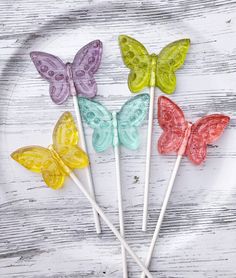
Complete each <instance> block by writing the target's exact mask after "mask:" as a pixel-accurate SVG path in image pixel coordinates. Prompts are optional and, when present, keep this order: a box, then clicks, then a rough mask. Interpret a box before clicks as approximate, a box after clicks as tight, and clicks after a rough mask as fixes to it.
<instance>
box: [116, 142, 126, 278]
mask: <svg viewBox="0 0 236 278" xmlns="http://www.w3.org/2000/svg"><path fill="white" fill-rule="evenodd" d="M114 153H115V162H116V185H117V200H118V210H119V223H120V234H121V236H122V237H123V238H125V228H124V215H123V204H122V203H123V201H122V200H123V198H122V187H121V176H120V150H119V145H118V144H117V145H116V146H114ZM121 254H122V265H123V278H128V269H127V260H126V252H125V247H124V246H123V245H121Z"/></svg>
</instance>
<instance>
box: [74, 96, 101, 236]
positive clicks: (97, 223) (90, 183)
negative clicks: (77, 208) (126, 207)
mask: <svg viewBox="0 0 236 278" xmlns="http://www.w3.org/2000/svg"><path fill="white" fill-rule="evenodd" d="M73 103H74V109H75V114H76V119H77V124H78V129H79V132H80V144H81V147H82V149H83V150H84V151H85V152H86V153H87V146H86V142H85V136H84V129H83V125H82V120H81V115H80V110H79V104H78V101H77V96H76V95H73ZM84 170H85V175H86V178H87V181H88V186H89V192H90V194H91V196H92V197H93V198H94V200H95V199H96V198H95V189H94V185H93V178H92V174H91V167H90V166H88V167H87V168H86V169H84ZM93 216H94V222H95V227H96V231H97V233H98V234H100V233H101V224H100V221H99V216H98V213H97V212H96V210H95V209H93Z"/></svg>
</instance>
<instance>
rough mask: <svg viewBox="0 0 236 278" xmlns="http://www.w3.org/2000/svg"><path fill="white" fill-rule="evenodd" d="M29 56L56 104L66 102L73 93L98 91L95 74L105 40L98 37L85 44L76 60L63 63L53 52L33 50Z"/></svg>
mask: <svg viewBox="0 0 236 278" xmlns="http://www.w3.org/2000/svg"><path fill="white" fill-rule="evenodd" d="M30 57H31V59H32V61H33V63H34V65H35V67H36V69H37V71H38V72H39V74H40V75H41V76H42V77H43V78H44V79H46V80H47V81H48V82H49V83H50V88H49V93H50V96H51V98H52V100H53V102H55V103H56V104H62V103H64V102H65V101H66V100H67V98H68V97H69V96H70V95H72V96H73V95H77V94H81V95H83V96H85V97H88V98H92V97H94V96H95V95H96V94H97V84H96V81H95V79H94V77H93V75H94V74H95V73H96V71H97V70H98V68H99V66H100V63H101V58H102V42H101V41H100V40H95V41H92V42H90V43H88V44H87V45H85V46H84V47H82V48H81V49H80V50H79V51H78V52H77V54H76V55H75V58H74V61H73V63H66V64H64V63H63V62H62V60H61V59H60V58H58V57H56V56H54V55H51V54H48V53H45V52H39V51H33V52H31V53H30Z"/></svg>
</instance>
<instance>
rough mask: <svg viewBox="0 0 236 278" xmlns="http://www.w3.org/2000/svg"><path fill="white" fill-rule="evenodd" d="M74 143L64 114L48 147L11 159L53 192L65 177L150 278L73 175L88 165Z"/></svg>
mask: <svg viewBox="0 0 236 278" xmlns="http://www.w3.org/2000/svg"><path fill="white" fill-rule="evenodd" d="M77 143H78V131H77V128H76V125H75V122H74V119H73V117H72V115H71V113H70V112H65V113H64V114H63V115H62V116H61V117H60V119H59V120H58V122H57V124H56V126H55V128H54V131H53V144H52V145H50V146H49V147H48V148H44V147H41V146H28V147H23V148H20V149H18V150H16V151H15V152H13V153H12V154H11V157H12V158H13V159H14V160H16V161H17V162H18V163H20V164H21V165H22V166H24V167H25V168H27V169H29V170H30V171H32V172H36V173H42V176H43V179H44V181H45V183H46V184H47V185H48V186H49V187H51V188H53V189H59V188H60V187H62V185H63V184H64V180H65V177H66V176H69V177H70V178H71V179H72V180H73V181H74V183H75V184H76V185H77V187H78V188H79V189H80V190H81V192H82V193H83V194H84V196H85V197H86V198H87V199H88V201H89V202H90V204H91V205H92V207H93V209H94V210H95V211H96V212H97V213H98V214H99V215H100V216H101V217H102V219H103V220H104V222H105V223H106V224H107V226H108V227H109V228H110V229H111V231H112V232H113V233H114V234H115V236H116V237H117V238H118V240H119V241H120V243H121V245H122V246H123V247H124V248H125V249H126V250H127V252H128V253H129V254H130V256H131V257H132V258H133V259H134V261H135V262H136V263H137V264H138V265H139V266H140V268H141V269H142V271H143V272H144V273H145V275H146V276H147V277H149V278H152V275H151V273H150V272H149V270H148V269H147V268H146V267H145V266H144V263H142V262H141V261H140V259H139V258H138V256H137V255H136V254H135V253H134V252H133V251H132V249H131V248H130V247H129V245H128V243H127V242H126V241H125V240H124V239H123V237H122V236H121V234H120V233H119V232H118V230H117V229H116V228H115V226H114V225H113V224H112V223H111V222H110V220H109V219H108V218H107V217H106V215H105V214H104V212H103V210H102V209H101V208H100V206H99V205H98V204H97V203H96V201H95V200H94V198H93V197H92V196H91V195H90V193H89V192H88V191H87V189H85V187H84V186H83V184H82V183H81V182H80V180H79V179H78V178H77V176H76V175H75V174H74V173H73V169H76V168H84V167H86V166H88V164H89V160H88V156H87V154H86V153H85V152H84V151H83V150H81V149H80V148H79V147H78V146H77Z"/></svg>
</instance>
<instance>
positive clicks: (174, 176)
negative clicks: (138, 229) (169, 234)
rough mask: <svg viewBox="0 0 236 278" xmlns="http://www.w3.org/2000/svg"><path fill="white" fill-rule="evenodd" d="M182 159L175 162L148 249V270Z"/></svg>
mask: <svg viewBox="0 0 236 278" xmlns="http://www.w3.org/2000/svg"><path fill="white" fill-rule="evenodd" d="M181 158H182V155H178V156H177V159H176V162H175V165H174V169H173V171H172V174H171V177H170V181H169V185H168V187H167V191H166V194H165V198H164V201H163V204H162V208H161V212H160V215H159V218H158V221H157V225H156V229H155V232H154V234H153V237H152V241H151V245H150V247H149V249H148V255H147V257H146V261H145V265H146V267H147V268H149V265H150V262H151V259H152V255H153V251H154V248H155V245H156V241H157V238H158V235H159V232H160V228H161V224H162V221H163V218H164V215H165V211H166V208H167V204H168V201H169V199H170V194H171V191H172V188H173V185H174V181H175V178H176V175H177V172H178V169H179V165H180V162H181ZM145 277H146V275H145V273H142V275H141V278H145Z"/></svg>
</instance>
